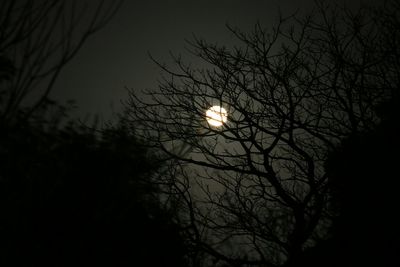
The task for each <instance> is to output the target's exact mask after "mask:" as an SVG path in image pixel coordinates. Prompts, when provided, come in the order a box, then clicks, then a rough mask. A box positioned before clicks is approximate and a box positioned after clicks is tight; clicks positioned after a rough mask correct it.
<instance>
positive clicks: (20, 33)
mask: <svg viewBox="0 0 400 267" xmlns="http://www.w3.org/2000/svg"><path fill="white" fill-rule="evenodd" d="M120 4H121V1H119V0H117V1H108V2H107V1H102V0H100V1H92V2H91V3H89V2H88V1H83V2H82V1H64V0H39V1H32V0H17V1H14V0H4V1H1V3H0V119H1V122H2V123H9V122H10V121H12V120H13V119H15V117H16V116H17V114H18V113H21V112H22V108H24V113H25V114H24V117H25V119H26V118H27V117H29V116H31V115H32V114H33V113H34V112H35V111H36V110H37V109H39V108H40V106H41V105H43V104H44V103H45V102H46V101H47V100H48V96H49V93H50V91H51V90H52V88H53V86H54V83H55V81H56V79H57V77H58V75H59V74H60V72H61V70H62V69H63V68H64V67H65V65H66V64H67V63H68V62H69V61H70V60H71V59H72V58H73V57H74V56H75V55H76V53H77V52H78V51H79V49H80V48H81V47H82V45H83V44H84V43H85V41H86V40H87V39H88V37H90V36H91V35H92V34H94V33H96V32H97V31H98V30H100V29H101V28H102V27H104V26H105V24H107V23H108V21H109V20H110V19H111V18H112V17H113V15H114V14H115V12H116V11H117V9H118V8H119V6H120Z"/></svg>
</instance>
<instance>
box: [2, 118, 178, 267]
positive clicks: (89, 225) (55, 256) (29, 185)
mask: <svg viewBox="0 0 400 267" xmlns="http://www.w3.org/2000/svg"><path fill="white" fill-rule="evenodd" d="M42 126H43V125H42ZM0 135H1V137H0V217H1V220H0V243H1V249H0V265H2V266H164V265H168V266H182V254H183V253H182V251H183V247H182V243H181V241H180V239H179V235H178V232H177V227H176V226H175V225H174V224H173V223H171V220H170V216H169V215H168V213H167V212H166V211H163V209H162V208H161V207H160V205H159V202H158V201H157V195H156V193H157V190H156V187H155V186H152V185H150V183H149V182H150V179H149V175H150V174H151V173H152V171H153V170H155V169H156V168H157V164H155V162H154V161H153V160H152V159H151V157H150V156H149V155H147V151H146V150H144V149H143V148H142V146H141V145H140V143H139V142H137V141H136V140H134V139H133V138H132V137H130V136H129V135H128V133H127V130H126V129H123V128H118V129H108V130H105V131H104V132H103V133H102V134H101V135H100V137H96V133H95V132H94V131H91V130H85V129H84V128H81V129H79V128H77V127H72V126H71V127H67V128H65V129H63V130H57V129H53V130H49V129H47V130H46V129H45V128H43V127H38V126H34V125H18V126H17V127H14V128H5V127H3V128H2V129H1V133H0Z"/></svg>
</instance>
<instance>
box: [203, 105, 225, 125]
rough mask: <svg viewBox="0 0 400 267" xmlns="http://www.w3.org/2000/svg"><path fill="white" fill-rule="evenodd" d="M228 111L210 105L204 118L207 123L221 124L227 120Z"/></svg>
mask: <svg viewBox="0 0 400 267" xmlns="http://www.w3.org/2000/svg"><path fill="white" fill-rule="evenodd" d="M227 116H228V113H227V112H226V110H225V109H224V108H223V107H220V106H212V107H211V108H209V109H208V110H207V112H206V119H207V121H208V124H210V125H212V126H216V127H218V126H221V125H222V124H224V123H225V122H226V120H227Z"/></svg>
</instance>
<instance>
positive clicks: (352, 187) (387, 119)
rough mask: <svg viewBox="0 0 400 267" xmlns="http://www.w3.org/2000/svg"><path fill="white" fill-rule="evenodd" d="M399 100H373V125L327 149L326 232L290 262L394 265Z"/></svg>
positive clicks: (335, 266)
mask: <svg viewBox="0 0 400 267" xmlns="http://www.w3.org/2000/svg"><path fill="white" fill-rule="evenodd" d="M398 109H399V101H398V99H396V98H395V99H392V100H390V101H388V102H385V103H384V104H382V105H380V106H379V110H378V114H379V117H380V118H381V123H380V124H379V126H378V127H376V129H374V130H372V131H368V132H363V133H359V134H357V135H352V136H350V137H349V138H347V139H345V140H344V141H343V142H342V144H341V145H340V146H339V147H338V148H337V149H335V150H334V151H332V152H331V153H330V155H329V157H328V160H327V164H326V169H327V173H328V177H329V184H330V195H331V197H332V199H331V200H332V201H331V203H332V210H333V211H334V214H335V218H334V220H333V225H332V228H331V229H330V231H329V238H328V239H327V240H325V241H324V242H322V243H320V244H317V245H316V246H315V247H314V248H312V249H309V250H307V251H306V252H305V253H304V254H303V255H302V257H301V258H300V259H299V260H298V261H297V262H295V263H294V264H293V265H291V266H308V267H310V266H311V267H313V266H331V267H338V266H366V265H374V266H397V265H398V261H397V258H396V251H399V248H400V245H399V242H400V229H399V227H398V226H399V225H400V220H399V217H398V215H397V212H396V211H397V203H398V202H399V197H398V194H397V189H398V184H399V183H398V181H397V179H396V173H397V171H398V170H397V165H398V163H399V162H400V158H399V156H398V153H397V152H396V151H398V149H399V148H400V143H399V139H398V135H399V130H400V125H399V119H398V118H396V115H395V114H398V111H399V110H398Z"/></svg>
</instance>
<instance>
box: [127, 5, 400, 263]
mask: <svg viewBox="0 0 400 267" xmlns="http://www.w3.org/2000/svg"><path fill="white" fill-rule="evenodd" d="M399 11H400V5H399V4H398V3H397V2H396V1H388V2H386V3H385V4H384V5H382V6H381V7H379V8H376V7H375V8H368V7H363V8H360V9H359V10H357V11H351V10H349V9H346V8H344V7H338V6H334V7H329V6H327V5H326V4H324V3H316V11H315V12H314V13H313V14H312V15H310V16H308V17H305V18H298V17H296V16H291V17H288V18H281V19H280V20H279V22H278V23H277V26H276V27H274V28H272V29H271V30H266V29H263V28H262V26H261V25H260V24H257V25H256V26H255V27H254V31H253V32H251V33H244V32H242V31H240V30H238V29H235V28H232V27H228V29H229V30H230V31H231V32H232V33H233V34H234V35H235V36H236V38H237V40H238V42H239V45H236V46H233V47H228V46H220V45H215V44H211V43H207V42H206V41H204V40H202V39H197V38H194V40H193V41H192V42H189V45H190V48H189V52H190V53H191V54H192V55H194V56H196V57H197V58H199V59H201V60H202V63H196V65H197V66H199V67H194V66H193V65H191V64H186V63H185V62H184V61H183V60H182V58H181V57H180V56H174V57H173V59H174V62H175V65H174V66H173V67H167V66H165V65H164V64H161V63H159V62H157V61H155V62H156V63H157V64H158V65H159V66H160V67H161V68H162V69H163V70H164V73H165V75H164V77H163V79H162V81H161V82H160V86H159V88H157V89H154V90H151V89H148V90H146V91H143V92H142V93H141V94H136V93H135V92H134V91H133V90H132V91H131V95H130V96H131V97H130V100H129V101H128V102H127V109H128V117H127V118H128V120H130V121H131V122H132V123H133V124H134V125H135V128H136V129H137V134H138V135H140V136H141V138H144V139H146V140H147V141H149V142H150V143H151V144H152V146H153V147H154V148H156V149H159V150H160V151H162V155H163V156H164V157H165V158H166V159H168V160H170V163H171V164H170V166H171V168H170V169H169V170H168V172H169V175H166V174H165V173H164V174H163V176H160V179H161V181H162V182H165V185H166V187H168V190H167V192H168V196H169V200H171V203H174V205H176V206H177V207H179V208H180V209H181V213H180V216H179V218H178V219H179V220H180V223H181V224H182V225H183V227H184V229H185V231H186V234H187V237H188V238H189V240H190V244H191V245H192V248H193V252H194V254H193V255H195V253H197V255H201V258H202V259H206V262H204V263H205V264H207V265H208V266H211V265H215V266H226V265H224V264H228V265H230V266H251V265H261V266H279V265H283V264H285V263H288V262H292V261H295V260H296V258H297V257H298V255H299V254H301V253H302V251H303V250H304V249H305V248H306V247H310V246H313V245H314V244H315V243H316V242H318V241H319V240H321V239H324V238H326V236H327V232H328V229H329V225H330V224H331V216H332V214H331V212H330V209H329V197H328V194H327V190H328V187H327V182H326V180H327V177H326V173H325V170H324V167H323V164H324V162H325V160H326V157H327V154H328V152H329V151H330V150H331V149H334V148H335V147H336V146H337V144H338V143H339V142H340V140H342V139H343V138H344V137H346V136H349V135H351V134H353V133H357V132H359V131H364V130H366V129H371V128H374V127H375V126H376V124H377V122H378V119H377V117H376V115H375V110H374V107H375V106H376V104H378V103H380V102H382V101H383V100H385V99H387V98H390V97H391V96H392V95H393V94H395V93H396V90H397V88H398V86H399V81H400V72H399V70H400V68H399V67H400V66H399V56H398V55H399V45H398V44H399V41H400V39H399V37H400V35H399V29H400V27H399V25H400V24H399V20H398V17H399ZM216 105H217V106H221V107H223V108H225V109H226V110H227V113H228V118H227V121H226V122H223V121H222V119H221V124H222V126H220V127H217V126H213V125H211V124H210V123H208V122H207V118H206V111H207V110H208V109H209V108H210V107H211V106H216ZM217 120H218V119H217ZM162 179H164V180H162ZM205 256H207V257H205Z"/></svg>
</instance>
